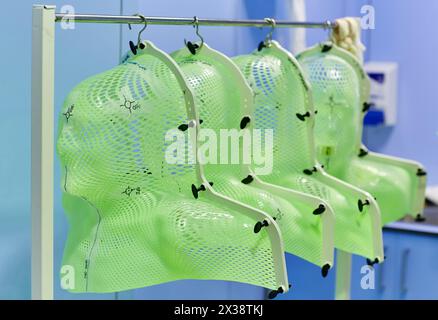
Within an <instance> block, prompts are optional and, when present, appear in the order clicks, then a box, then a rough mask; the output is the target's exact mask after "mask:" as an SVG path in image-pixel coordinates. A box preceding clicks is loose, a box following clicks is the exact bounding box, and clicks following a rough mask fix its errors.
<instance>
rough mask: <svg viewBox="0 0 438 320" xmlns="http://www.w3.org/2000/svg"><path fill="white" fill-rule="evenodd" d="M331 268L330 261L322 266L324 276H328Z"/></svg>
mask: <svg viewBox="0 0 438 320" xmlns="http://www.w3.org/2000/svg"><path fill="white" fill-rule="evenodd" d="M330 268H331V267H330V265H329V264H328V263H326V264H325V265H323V266H322V268H321V275H322V277H323V278H325V277H327V275H328V272H329V270H330Z"/></svg>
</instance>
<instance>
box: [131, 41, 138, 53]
mask: <svg viewBox="0 0 438 320" xmlns="http://www.w3.org/2000/svg"><path fill="white" fill-rule="evenodd" d="M129 48H130V49H131V52H132V53H133V54H134V55H136V54H137V46H136V45H135V44H134V42H132V41H129Z"/></svg>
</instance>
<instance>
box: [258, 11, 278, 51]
mask: <svg viewBox="0 0 438 320" xmlns="http://www.w3.org/2000/svg"><path fill="white" fill-rule="evenodd" d="M265 22H266V23H269V24H270V25H271V30H270V31H269V33H268V34H267V35H266V37H265V40H264V41H262V42H260V43H259V46H258V50H259V51H260V50H262V49H263V48H266V47H270V46H271V43H272V34H273V33H274V30H275V27H276V22H275V20H274V19H273V18H265Z"/></svg>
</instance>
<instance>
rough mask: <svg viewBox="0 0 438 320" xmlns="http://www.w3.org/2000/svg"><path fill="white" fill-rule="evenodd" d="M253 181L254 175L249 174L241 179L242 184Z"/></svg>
mask: <svg viewBox="0 0 438 320" xmlns="http://www.w3.org/2000/svg"><path fill="white" fill-rule="evenodd" d="M253 181H254V177H253V176H252V175H250V174H249V175H248V176H247V177H246V178H243V179H242V183H243V184H250V183H251V182H253Z"/></svg>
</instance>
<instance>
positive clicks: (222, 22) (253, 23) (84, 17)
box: [55, 13, 336, 29]
mask: <svg viewBox="0 0 438 320" xmlns="http://www.w3.org/2000/svg"><path fill="white" fill-rule="evenodd" d="M55 17H56V18H55V21H56V22H60V21H66V20H74V21H75V22H80V23H118V24H144V21H143V19H142V18H141V17H139V16H135V15H130V16H117V15H96V14H69V13H57V14H56V16H55ZM145 19H146V21H147V23H148V24H151V25H179V26H181V25H193V23H194V18H173V17H145ZM198 24H199V25H202V26H236V27H269V26H271V24H270V23H269V22H268V21H265V20H227V19H200V18H198ZM335 25H336V23H335V22H332V21H329V20H327V21H325V22H294V21H282V20H279V21H275V26H276V27H279V28H323V29H332V28H334V27H335Z"/></svg>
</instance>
